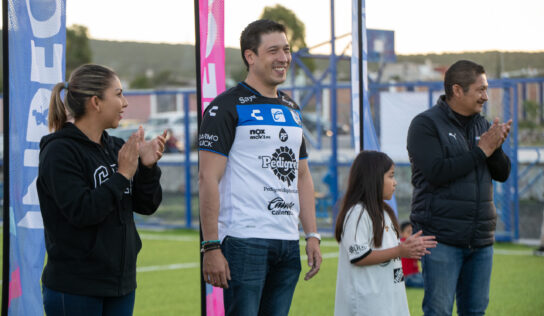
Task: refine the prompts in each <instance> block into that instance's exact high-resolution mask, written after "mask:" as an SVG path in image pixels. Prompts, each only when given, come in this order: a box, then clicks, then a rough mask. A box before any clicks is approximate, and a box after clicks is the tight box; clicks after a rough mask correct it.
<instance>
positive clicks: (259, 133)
mask: <svg viewBox="0 0 544 316" xmlns="http://www.w3.org/2000/svg"><path fill="white" fill-rule="evenodd" d="M249 139H270V136H268V135H266V131H265V130H264V129H260V128H258V129H252V130H249Z"/></svg>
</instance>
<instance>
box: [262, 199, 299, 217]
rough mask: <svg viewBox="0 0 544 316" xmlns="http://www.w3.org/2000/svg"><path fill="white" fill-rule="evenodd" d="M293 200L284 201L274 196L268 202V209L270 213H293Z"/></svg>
mask: <svg viewBox="0 0 544 316" xmlns="http://www.w3.org/2000/svg"><path fill="white" fill-rule="evenodd" d="M294 206H295V202H286V201H285V200H284V199H282V198H281V197H275V198H274V199H273V200H272V201H269V202H268V210H269V211H270V212H271V213H272V215H293V211H291V210H292V209H293V207H294Z"/></svg>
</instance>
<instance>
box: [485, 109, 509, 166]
mask: <svg viewBox="0 0 544 316" xmlns="http://www.w3.org/2000/svg"><path fill="white" fill-rule="evenodd" d="M511 126H512V120H509V121H508V122H506V123H499V118H498V117H497V118H495V119H494V120H493V125H491V127H490V128H489V129H488V130H487V132H485V133H483V134H482V135H480V141H479V142H478V147H480V148H481V149H482V151H483V152H484V153H485V155H486V157H489V156H491V155H492V154H493V152H495V150H497V148H499V147H500V146H501V145H502V143H504V141H505V140H506V137H508V134H509V133H510V128H511Z"/></svg>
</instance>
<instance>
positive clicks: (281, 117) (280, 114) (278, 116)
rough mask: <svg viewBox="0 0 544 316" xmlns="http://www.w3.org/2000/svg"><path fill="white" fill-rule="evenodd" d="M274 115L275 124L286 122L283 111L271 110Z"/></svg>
mask: <svg viewBox="0 0 544 316" xmlns="http://www.w3.org/2000/svg"><path fill="white" fill-rule="evenodd" d="M270 113H271V114H272V119H273V120H274V122H285V116H284V115H283V110H282V109H270Z"/></svg>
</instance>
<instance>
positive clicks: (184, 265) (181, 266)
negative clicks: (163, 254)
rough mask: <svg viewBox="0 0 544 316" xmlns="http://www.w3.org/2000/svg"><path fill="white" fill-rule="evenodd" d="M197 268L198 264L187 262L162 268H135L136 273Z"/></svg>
mask: <svg viewBox="0 0 544 316" xmlns="http://www.w3.org/2000/svg"><path fill="white" fill-rule="evenodd" d="M198 267H200V263H199V262H187V263H176V264H168V265H164V266H149V267H140V268H137V269H136V271H137V272H151V271H165V270H179V269H193V268H198Z"/></svg>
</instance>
